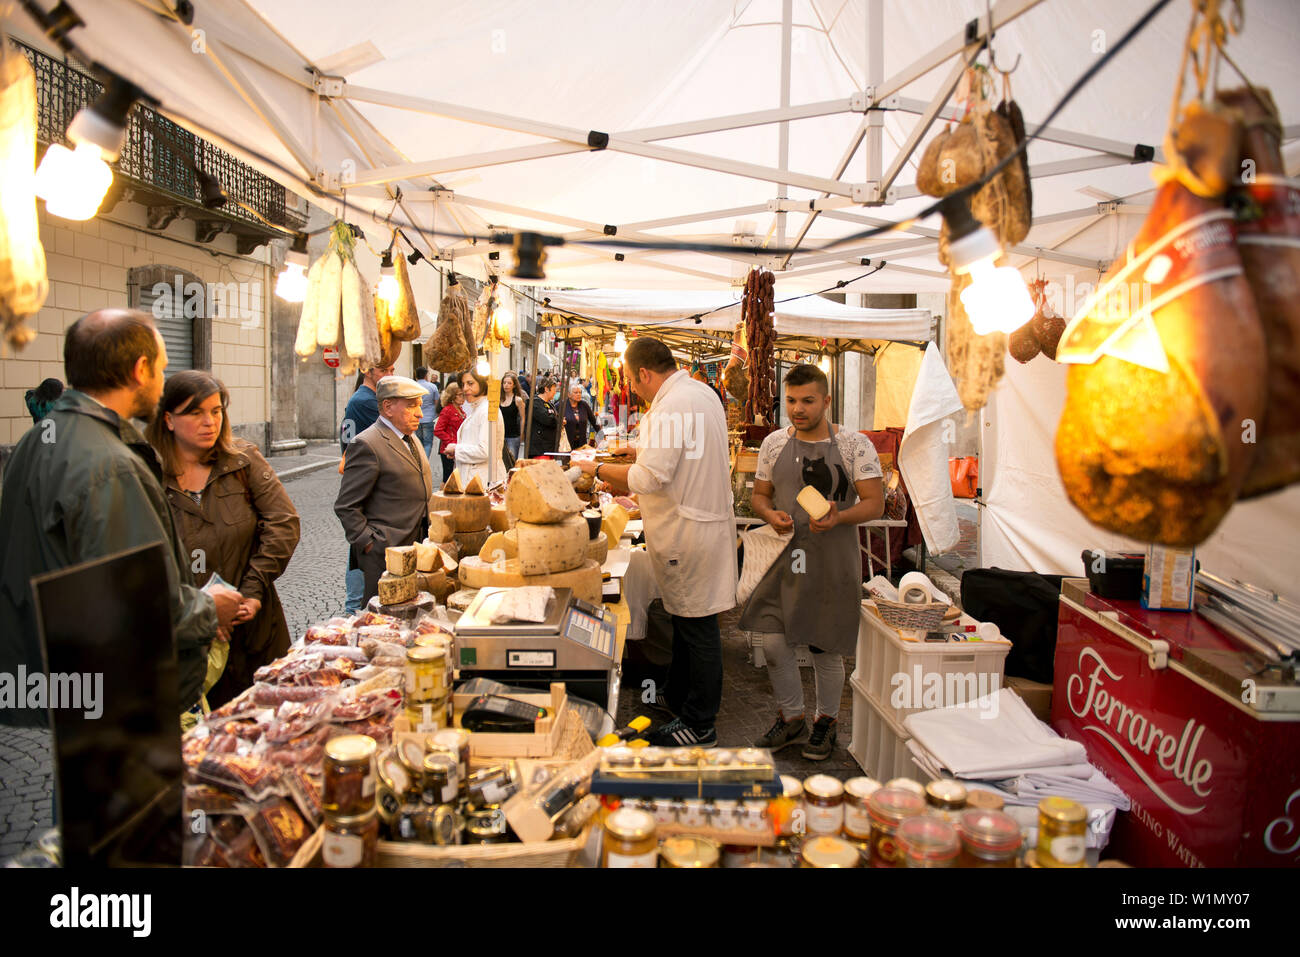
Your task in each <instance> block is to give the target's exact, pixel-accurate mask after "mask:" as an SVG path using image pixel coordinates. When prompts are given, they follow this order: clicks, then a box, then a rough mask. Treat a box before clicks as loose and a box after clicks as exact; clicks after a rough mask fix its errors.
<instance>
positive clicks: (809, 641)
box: [740, 364, 885, 761]
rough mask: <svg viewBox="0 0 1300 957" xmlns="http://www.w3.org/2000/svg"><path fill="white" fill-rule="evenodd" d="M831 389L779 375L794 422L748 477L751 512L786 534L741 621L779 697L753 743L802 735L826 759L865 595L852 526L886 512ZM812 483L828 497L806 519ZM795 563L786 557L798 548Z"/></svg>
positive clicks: (800, 371)
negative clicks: (833, 416)
mask: <svg viewBox="0 0 1300 957" xmlns="http://www.w3.org/2000/svg"><path fill="white" fill-rule="evenodd" d="M830 405H831V396H830V385H829V383H828V382H827V379H826V374H825V373H824V372H822V371H821V369H818V368H817V367H816V366H815V365H808V364H803V365H797V366H794V367H793V368H792V369H791V370H790V371H789V372H788V373H786V376H785V410H786V416H787V418H788V419H789V420H790V422H791V423H792V424H791V425H790V426H789V427H787V428H784V429H778V430H777V431H775V432H773V433H772V434H771V435H769V436H768V437H767V438H766V439H764V440H763V446H762V448H761V449H760V450H759V453H758V468H757V470H756V471H755V473H754V496H753V501H754V514H755V515H757V516H758V517H759V518H761V519H763V520H764V521H765V522H767V523H768V524H769V525H771V526H772V528H773V529H774V530H776V531H777V532H780V533H781V534H782V535H789V536H790V544H789V546H788V550H787V553H785V554H783V555H782V556H781V557H780V558H778V559H777V560H776V561H775V562H774V563H773V564H772V566H771V568H769V569H768V571H767V574H766V575H765V576H764V577H763V579H762V580H761V581H760V582H759V584H758V586H757V587H756V588H755V589H754V593H753V595H752V596H750V599H749V601H748V602H746V604H745V608H744V611H743V613H742V615H741V618H740V627H741V628H743V629H745V630H746V631H753V632H757V633H759V634H760V635H762V638H763V655H764V657H766V658H767V674H768V677H769V678H770V679H771V681H772V693H773V695H774V696H775V697H776V705H777V716H776V723H775V724H773V725H772V727H771V728H770V729H769V730H768V732H767V733H766V734H765V735H763V737H761V738H760V739H759V740H758V741H757V742H755V746H756V747H760V748H771V749H772V750H774V751H779V750H780V749H782V748H784V747H787V746H789V745H792V744H796V743H798V742H801V741H806V743H805V744H804V746H803V756H804V757H805V758H807V759H808V760H810V761H825V760H826V759H827V758H829V757H830V756H831V752H832V751H833V750H834V748H835V744H836V740H837V735H838V718H839V710H840V698H841V696H842V695H843V693H844V655H851V654H853V653H854V648H855V644H856V641H857V633H858V632H857V627H858V615H859V613H860V608H859V604H860V601H861V593H862V559H861V557H860V555H859V553H858V525H860V524H862V523H863V522H869V521H871V520H872V519H876V518H879V517H880V515H881V513H882V512H883V511H884V507H885V503H884V489H883V488H882V485H881V478H880V476H881V471H880V459H879V458H878V457H877V455H876V449H875V446H873V445H872V444H871V440H870V439H868V438H867V436H865V435H863V434H862V433H861V432H857V431H854V430H853V429H846V428H844V427H843V426H838V425H834V424H832V422H831V420H830V414H829V410H830ZM805 486H812V487H813V488H815V489H816V490H817V491H818V492H820V493H821V494H822V495H823V496H824V497H825V498H826V499H827V501H829V502H830V511H828V512H827V513H826V514H825V515H824V516H823V517H822V518H820V519H813V518H812V516H811V515H809V514H808V512H807V511H806V510H805V509H804V508H803V506H801V505H800V504H799V503H798V502H797V501H796V500H795V498H796V496H797V495H798V494H799V492H800V491H802V490H803V488H804V487H805ZM796 550H797V551H798V554H799V555H800V557H801V561H799V562H795V561H791V560H790V558H789V554H793V553H794V552H795V551H796ZM796 645H807V646H808V650H809V651H811V652H812V659H813V672H814V675H815V680H814V687H815V689H816V700H815V704H816V707H817V710H816V712H815V715H816V717H815V719H814V720H813V722H812V728H811V731H810V730H809V728H808V724H807V721H806V720H805V715H806V714H807V712H806V710H805V707H804V692H803V681H802V680H801V679H800V677H799V666H798V664H796V662H795V657H794V649H795V646H796Z"/></svg>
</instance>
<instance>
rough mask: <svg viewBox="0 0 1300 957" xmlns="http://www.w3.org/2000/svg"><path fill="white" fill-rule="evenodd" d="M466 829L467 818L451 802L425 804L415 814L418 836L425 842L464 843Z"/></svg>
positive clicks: (440, 844) (444, 844) (438, 843)
mask: <svg viewBox="0 0 1300 957" xmlns="http://www.w3.org/2000/svg"><path fill="white" fill-rule="evenodd" d="M464 830H465V820H464V818H462V817H461V816H460V813H459V812H458V811H457V810H456V808H455V807H454V806H453V805H451V804H438V805H430V804H424V805H421V807H420V810H419V811H418V812H417V813H416V816H415V831H416V837H417V839H418V840H420V841H423V842H424V843H425V844H437V845H439V846H447V845H451V844H463V843H464V839H463V835H464Z"/></svg>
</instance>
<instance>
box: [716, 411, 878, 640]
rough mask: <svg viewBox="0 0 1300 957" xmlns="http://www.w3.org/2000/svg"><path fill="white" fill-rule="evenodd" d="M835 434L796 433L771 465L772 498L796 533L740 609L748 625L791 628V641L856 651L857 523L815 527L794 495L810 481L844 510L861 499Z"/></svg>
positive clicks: (859, 566)
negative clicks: (821, 437)
mask: <svg viewBox="0 0 1300 957" xmlns="http://www.w3.org/2000/svg"><path fill="white" fill-rule="evenodd" d="M838 432H839V429H838V428H834V432H833V433H832V438H831V440H830V441H829V442H803V441H801V440H800V439H798V438H797V437H794V436H792V437H791V438H790V440H789V441H788V442H787V443H786V446H785V448H784V449H782V450H781V455H780V457H779V458H778V459H777V460H776V465H775V466H773V468H772V487H773V491H772V505H773V507H774V508H776V509H777V510H778V511H782V512H785V513H787V514H788V515H790V516H791V517H792V518H793V519H794V534H793V535H792V536H791V542H790V544H789V545H787V546H786V549H785V551H784V552H782V553H781V556H780V557H779V558H777V560H776V561H775V562H773V563H772V567H771V568H769V569H768V570H767V574H766V575H764V576H763V578H762V580H761V581H760V582H759V583H758V585H757V587H756V588H755V589H754V594H753V595H751V596H750V599H749V602H748V603H747V604H746V605H745V610H744V612H743V613H742V614H741V616H740V627H741V628H743V629H744V630H746V631H757V632H763V633H775V634H784V635H785V636H786V641H787V642H788V643H789V644H790V645H792V646H793V645H812V646H813V647H815V648H818V649H820V650H821V651H831V652H835V653H836V654H841V655H852V654H854V653H855V652H856V651H857V643H858V616H859V615H860V613H861V606H862V558H861V555H860V552H859V550H858V529H857V526H855V525H837V526H836V527H835V528H832V529H831V530H830V531H828V532H813V531H812V530H811V528H810V527H809V524H810V522H811V521H812V520H811V518H809V516H808V513H807V512H806V511H805V510H804V509H803V507H802V506H800V505H799V504H798V502H796V501H795V496H797V495H798V494H799V492H800V491H801V490H802V489H803V487H804V486H805V485H811V486H812V487H813V488H815V489H817V491H819V492H821V493H822V495H824V496H826V498H827V500H829V501H832V502H834V503H835V505H836V507H837V508H838V509H839V510H840V511H841V512H842V511H844V510H845V509H846V508H851V507H852V506H853V505H855V504H857V501H858V492H857V488H856V487H855V486H854V484H853V481H852V476H850V475H849V473H848V471H847V469H846V468H845V465H844V460H843V459H842V458H841V457H840V450H839V446H838V445H837V443H836V442H835V438H834V435H835V434H837V433H838Z"/></svg>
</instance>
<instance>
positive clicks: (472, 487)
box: [465, 475, 487, 495]
mask: <svg viewBox="0 0 1300 957" xmlns="http://www.w3.org/2000/svg"><path fill="white" fill-rule="evenodd" d="M465 494H466V495H485V494H487V493H486V492H484V491H483V480H482V479H480V478H479V477H478V476H477V475H475V476H474V477H473V478H471V479H470V480H469V481H468V482H466V483H465Z"/></svg>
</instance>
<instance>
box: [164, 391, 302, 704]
mask: <svg viewBox="0 0 1300 957" xmlns="http://www.w3.org/2000/svg"><path fill="white" fill-rule="evenodd" d="M229 404H230V395H229V393H227V392H226V387H225V386H224V385H222V384H221V382H220V381H219V380H217V379H216V378H214V377H213V376H210V375H208V374H207V373H205V372H197V371H186V372H178V373H176V374H175V375H173V376H172V377H171V378H170V379H168V380H167V385H166V386H165V387H164V388H163V394H162V399H161V401H160V402H159V403H158V412H157V414H156V415H155V416H154V419H153V422H152V423H151V424H150V426H149V442H150V444H152V445H153V447H154V449H155V450H157V452H158V455H159V457H160V458H161V459H162V464H163V473H164V475H165V477H166V489H165V490H166V493H167V501H168V503H169V504H170V505H171V509H172V516H173V517H174V519H175V522H176V531H177V532H178V533H179V535H180V538H181V541H182V542H183V543H184V545H185V548H186V550H187V551H188V552H189V554H190V559H191V562H192V565H191V567H192V568H193V570H194V578H195V581H196V583H197V584H199V585H203V584H205V583H206V582H207V580H208V579H209V578H210V577H211V576H212V574H213V573H216V574H218V575H220V576H221V577H222V578H224V579H225V580H226V581H227V582H229V583H230V584H231V586H233V587H234V588H237V589H239V592H240V594H241V595H243V596H244V600H243V602H242V603H241V605H240V609H239V613H238V614H237V615H236V616H235V626H234V628H233V629H232V631H231V634H230V635H229V640H230V657H229V659H228V661H227V662H226V668H225V671H224V672H223V673H222V675H221V678H220V679H219V680H218V681H217V683H216V684H215V685H214V686H213V687H212V689H211V690H209V691H208V693H207V700H208V705H209V707H212V708H216V707H219V706H220V705H222V704H224V703H226V702H227V701H229V700H231V699H232V698H234V697H235V696H236V695H238V694H239V693H240V692H241V691H243V690H244V689H245V688H247V687H249V686H250V685H251V684H252V683H253V672H255V671H256V670H257V669H258V668H260V667H261V666H262V665H265V664H267V663H269V662H271V661H273V660H274V659H276V658H278V657H280V656H281V655H283V654H284V653H285V652H286V651H288V650H289V643H290V635H289V625H288V623H287V622H286V621H285V618H284V609H283V608H282V607H281V606H280V599H279V597H278V596H277V595H276V593H275V584H274V582H275V580H276V579H277V578H279V577H280V575H281V574H283V572H284V569H285V567H286V566H287V565H288V564H289V559H290V558H292V557H293V552H294V549H295V548H297V547H298V534H299V525H298V512H297V510H296V509H294V507H293V502H292V501H290V499H289V495H288V493H286V492H285V490H284V486H283V485H281V484H280V480H279V479H278V478H277V477H276V474H275V470H274V469H272V468H271V466H270V465H269V464H268V463H267V461H266V459H264V458H263V457H262V454H261V453H260V452H259V451H258V450H257V446H255V445H253V444H252V443H251V442H245V441H243V440H242V439H236V438H234V437H232V436H231V434H230V422H229V420H228V419H227V416H226V408H227V406H228V405H229Z"/></svg>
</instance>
